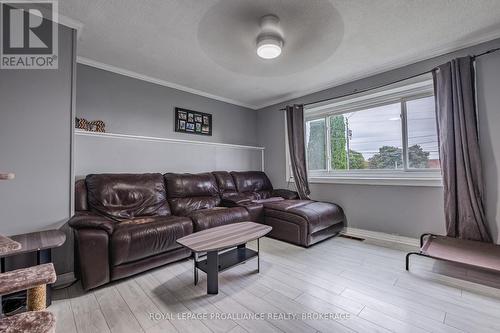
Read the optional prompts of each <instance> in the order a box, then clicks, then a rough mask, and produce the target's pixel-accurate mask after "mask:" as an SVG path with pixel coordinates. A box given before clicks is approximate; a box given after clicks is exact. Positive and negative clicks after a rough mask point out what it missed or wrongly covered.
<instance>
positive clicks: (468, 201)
mask: <svg viewBox="0 0 500 333" xmlns="http://www.w3.org/2000/svg"><path fill="white" fill-rule="evenodd" d="M433 76H434V92H435V98H436V110H437V125H438V135H439V157H440V160H441V171H442V174H443V185H444V210H445V218H446V232H447V235H448V236H450V237H456V238H462V239H469V240H477V241H483V242H491V237H490V233H489V231H488V226H487V223H486V218H485V213H484V205H483V179H482V171H481V158H480V155H479V133H478V127H477V115H476V104H475V84H474V77H475V75H474V65H473V60H472V59H471V57H464V58H458V59H454V60H452V61H451V62H448V63H446V64H443V65H441V66H439V67H438V68H437V69H436V70H435V71H434V72H433Z"/></svg>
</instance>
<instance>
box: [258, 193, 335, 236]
mask: <svg viewBox="0 0 500 333" xmlns="http://www.w3.org/2000/svg"><path fill="white" fill-rule="evenodd" d="M264 214H265V216H266V218H268V217H269V218H275V219H281V220H285V221H288V222H292V223H296V224H304V223H306V224H307V230H308V231H307V233H308V234H312V233H315V232H317V231H320V230H323V229H325V228H328V227H330V226H332V225H334V224H337V223H339V222H342V221H343V220H344V212H343V211H342V208H340V207H339V206H337V205H335V204H332V203H328V202H318V201H311V200H282V201H276V202H267V203H264Z"/></svg>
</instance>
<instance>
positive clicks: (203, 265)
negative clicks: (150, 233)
mask: <svg viewBox="0 0 500 333" xmlns="http://www.w3.org/2000/svg"><path fill="white" fill-rule="evenodd" d="M271 230H272V227H270V226H267V225H264V224H259V223H254V222H240V223H233V224H228V225H223V226H220V227H215V228H210V229H207V230H203V231H199V232H195V233H193V234H191V235H188V236H185V237H182V238H179V239H178V240H177V243H179V244H181V245H182V246H184V247H187V248H188V249H190V250H191V251H193V252H194V284H195V285H196V284H198V269H199V270H201V271H203V272H205V273H206V274H207V293H208V294H217V293H218V292H219V272H222V271H225V270H226V269H229V268H231V267H234V266H236V265H239V264H241V263H244V262H246V261H248V260H250V259H253V258H255V257H256V258H257V272H259V270H260V257H259V248H260V246H259V238H261V237H263V236H265V235H266V234H268V233H269V232H270V231H271ZM253 240H257V251H254V250H252V249H249V248H247V247H246V243H248V242H250V241H253ZM227 249H231V250H228V251H224V252H221V253H219V251H223V250H227ZM204 252H206V253H207V259H205V260H201V261H199V260H198V258H199V255H200V253H204Z"/></svg>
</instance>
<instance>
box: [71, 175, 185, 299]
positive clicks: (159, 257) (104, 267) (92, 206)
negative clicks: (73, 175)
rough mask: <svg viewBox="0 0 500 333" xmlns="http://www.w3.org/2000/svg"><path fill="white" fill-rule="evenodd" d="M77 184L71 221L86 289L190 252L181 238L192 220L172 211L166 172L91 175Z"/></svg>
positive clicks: (78, 264)
mask: <svg viewBox="0 0 500 333" xmlns="http://www.w3.org/2000/svg"><path fill="white" fill-rule="evenodd" d="M75 187H76V195H75V216H73V217H72V218H71V220H70V221H69V225H70V226H71V227H72V228H73V229H74V230H75V264H76V265H75V266H76V271H77V275H78V276H79V277H80V279H81V282H82V285H83V288H84V289H85V290H89V289H92V288H95V287H98V286H100V285H103V284H105V283H107V282H109V281H113V280H117V279H120V278H124V277H127V276H130V275H133V274H136V273H139V272H142V271H145V270H148V269H151V268H154V267H157V266H160V265H164V264H166V263H169V262H173V261H177V260H179V259H183V258H187V257H189V256H190V255H191V251H189V250H187V249H186V248H183V247H181V246H180V245H179V244H177V242H176V240H177V239H178V238H180V237H183V236H186V235H189V234H191V233H192V232H193V225H192V222H191V219H189V218H188V217H182V216H173V215H172V214H171V211H170V206H169V204H168V202H167V197H166V190H165V183H164V181H163V176H162V175H161V174H159V173H158V174H101V175H88V176H87V177H86V179H85V180H79V181H77V183H76V186H75Z"/></svg>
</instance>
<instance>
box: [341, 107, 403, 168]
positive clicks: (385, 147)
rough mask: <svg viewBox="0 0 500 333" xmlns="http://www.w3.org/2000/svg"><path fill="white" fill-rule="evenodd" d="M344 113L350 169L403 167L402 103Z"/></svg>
mask: <svg viewBox="0 0 500 333" xmlns="http://www.w3.org/2000/svg"><path fill="white" fill-rule="evenodd" d="M342 116H343V118H344V123H345V126H346V135H345V138H346V151H349V156H348V157H349V159H348V163H349V169H351V170H355V169H401V168H403V146H402V134H401V105H400V103H395V104H390V105H384V106H379V107H375V108H371V109H367V110H362V111H356V112H351V113H346V114H344V115H342ZM346 165H347V163H346Z"/></svg>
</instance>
